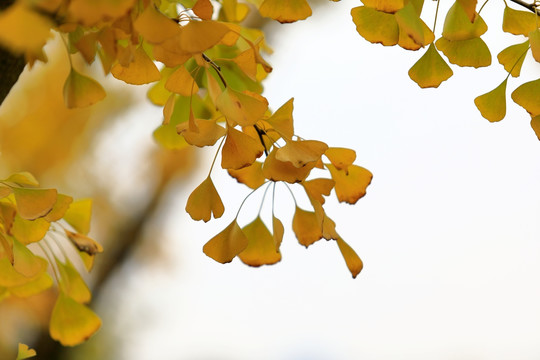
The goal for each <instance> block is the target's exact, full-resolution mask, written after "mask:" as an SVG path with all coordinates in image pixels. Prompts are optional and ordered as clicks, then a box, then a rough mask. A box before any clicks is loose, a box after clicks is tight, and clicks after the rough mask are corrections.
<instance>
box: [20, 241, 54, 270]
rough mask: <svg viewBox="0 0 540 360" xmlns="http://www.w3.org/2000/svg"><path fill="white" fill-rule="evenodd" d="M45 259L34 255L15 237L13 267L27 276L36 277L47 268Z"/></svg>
mask: <svg viewBox="0 0 540 360" xmlns="http://www.w3.org/2000/svg"><path fill="white" fill-rule="evenodd" d="M44 260H45V259H43V258H41V257H39V256H36V255H34V253H33V252H32V251H30V249H28V248H27V247H26V246H24V245H23V244H22V243H21V242H20V241H18V240H17V239H13V268H14V269H15V271H17V272H18V273H19V274H22V275H24V276H26V277H27V278H31V277H36V276H37V275H39V273H41V272H44V271H45V270H46V269H47V262H46V261H44Z"/></svg>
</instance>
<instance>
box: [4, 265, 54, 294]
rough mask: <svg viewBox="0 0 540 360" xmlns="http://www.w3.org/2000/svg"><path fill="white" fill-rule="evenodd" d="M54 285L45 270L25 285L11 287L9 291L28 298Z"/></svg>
mask: <svg viewBox="0 0 540 360" xmlns="http://www.w3.org/2000/svg"><path fill="white" fill-rule="evenodd" d="M52 285H53V280H52V278H51V277H50V275H49V274H47V272H45V271H44V272H42V273H40V274H39V275H38V276H37V277H34V278H32V279H31V280H30V281H28V282H26V283H25V284H23V285H19V286H12V287H10V288H9V293H10V294H12V295H14V296H17V297H20V298H26V297H30V296H33V295H37V294H39V293H41V292H43V291H45V290H47V289H49V288H50V287H51V286H52Z"/></svg>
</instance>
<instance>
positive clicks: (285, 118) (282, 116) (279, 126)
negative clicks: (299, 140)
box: [266, 98, 294, 139]
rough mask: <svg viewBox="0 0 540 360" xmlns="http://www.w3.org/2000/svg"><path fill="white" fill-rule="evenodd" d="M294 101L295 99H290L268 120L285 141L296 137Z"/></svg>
mask: <svg viewBox="0 0 540 360" xmlns="http://www.w3.org/2000/svg"><path fill="white" fill-rule="evenodd" d="M293 101H294V98H290V99H289V101H287V102H286V103H285V104H283V105H281V107H280V108H279V109H277V110H276V111H275V112H274V113H273V114H272V116H270V117H269V118H268V119H267V120H266V121H267V122H268V123H269V124H270V125H271V126H272V128H273V129H274V130H275V131H277V132H278V134H279V136H280V137H281V136H282V137H284V138H285V139H291V138H292V136H293V135H294V125H293V117H292V112H293Z"/></svg>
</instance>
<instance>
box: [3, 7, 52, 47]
mask: <svg viewBox="0 0 540 360" xmlns="http://www.w3.org/2000/svg"><path fill="white" fill-rule="evenodd" d="M6 4H7V3H6ZM29 25H31V26H29ZM53 25H54V24H53V22H52V21H51V20H50V19H49V18H48V17H46V16H43V15H41V14H40V13H38V12H36V11H33V10H32V8H31V7H30V4H29V3H26V2H23V1H16V2H14V3H13V5H11V6H9V7H8V8H7V9H5V10H3V11H1V12H0V44H2V45H3V46H4V47H5V48H7V49H10V50H11V51H12V52H14V53H19V54H20V53H26V52H30V53H33V54H39V53H40V51H41V48H42V47H43V46H44V45H45V43H46V42H47V39H49V38H50V37H51V27H52V26H53Z"/></svg>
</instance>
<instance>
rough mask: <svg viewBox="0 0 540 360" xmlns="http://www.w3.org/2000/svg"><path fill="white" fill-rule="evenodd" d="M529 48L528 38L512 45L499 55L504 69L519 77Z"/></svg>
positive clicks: (498, 57)
mask: <svg viewBox="0 0 540 360" xmlns="http://www.w3.org/2000/svg"><path fill="white" fill-rule="evenodd" d="M528 50H529V41H528V40H527V41H525V42H524V43H521V44H515V45H510V46H509V47H507V48H506V49H504V50H503V51H501V52H500V53H499V55H497V59H498V60H499V63H500V64H501V65H502V66H504V70H506V71H508V72H509V73H510V75H512V76H513V77H518V76H519V74H520V73H521V66H522V65H523V61H524V60H525V54H526V53H527V51H528Z"/></svg>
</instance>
